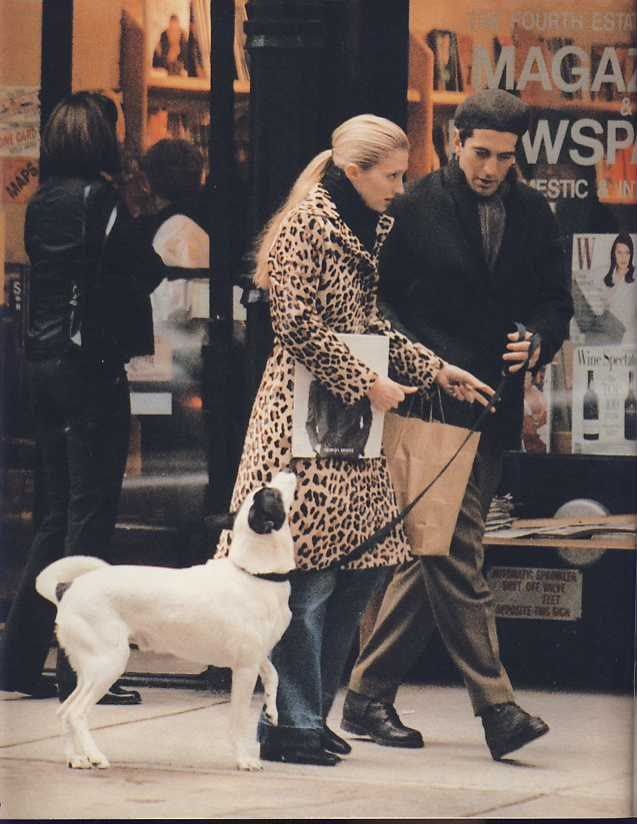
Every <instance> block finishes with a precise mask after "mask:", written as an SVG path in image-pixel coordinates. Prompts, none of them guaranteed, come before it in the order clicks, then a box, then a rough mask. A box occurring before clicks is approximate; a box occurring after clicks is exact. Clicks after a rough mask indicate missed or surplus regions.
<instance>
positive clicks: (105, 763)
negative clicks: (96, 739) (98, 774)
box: [89, 752, 111, 770]
mask: <svg viewBox="0 0 637 824" xmlns="http://www.w3.org/2000/svg"><path fill="white" fill-rule="evenodd" d="M89 760H90V762H91V767H97V769H98V770H107V769H108V768H109V767H110V766H111V764H110V761H109V760H108V758H107V757H106V756H105V755H102V753H101V752H100V753H94V754H92V755H91V756H90V759H89Z"/></svg>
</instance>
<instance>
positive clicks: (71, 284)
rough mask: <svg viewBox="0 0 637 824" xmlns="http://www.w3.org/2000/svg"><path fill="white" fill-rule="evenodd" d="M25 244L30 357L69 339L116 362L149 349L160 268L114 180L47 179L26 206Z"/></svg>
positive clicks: (60, 349)
mask: <svg viewBox="0 0 637 824" xmlns="http://www.w3.org/2000/svg"><path fill="white" fill-rule="evenodd" d="M114 207H117V218H116V220H115V223H114V225H113V227H112V230H111V232H110V234H109V235H108V238H107V239H106V238H105V230H106V226H107V224H108V221H109V218H110V217H111V214H112V212H113V208H114ZM25 246H26V250H27V254H28V255H29V259H30V261H31V276H30V282H29V291H28V313H29V314H28V321H27V343H26V351H27V357H28V358H29V359H31V360H41V359H45V358H51V357H56V356H59V355H60V354H63V353H64V352H67V351H69V349H71V348H72V347H73V346H74V345H81V348H82V350H83V352H84V353H85V354H86V355H87V356H88V357H91V358H99V359H101V360H108V361H115V362H125V361H127V360H129V359H130V358H131V357H133V356H135V355H146V354H152V353H153V321H152V312H151V306H150V298H149V294H150V292H152V290H153V289H154V288H155V287H156V286H157V285H158V284H159V282H160V281H161V279H162V278H163V277H164V274H165V272H164V267H163V264H162V261H161V258H160V257H159V256H158V255H157V254H156V253H155V252H154V251H153V249H152V238H151V237H149V236H148V232H147V230H145V229H144V224H143V223H141V222H137V221H134V220H133V219H132V218H131V217H130V215H129V213H128V211H127V210H126V207H125V206H124V204H123V203H122V201H120V200H119V199H118V196H117V193H116V191H115V189H114V188H113V187H112V185H111V184H109V183H107V182H106V181H104V180H96V181H87V180H81V179H78V178H72V179H70V178H69V179H67V178H65V179H61V178H51V179H49V180H48V181H46V182H45V183H44V184H43V185H42V186H41V187H40V188H39V190H38V191H37V192H36V194H35V195H34V196H33V198H32V199H31V201H30V202H29V206H28V208H27V215H26V223H25ZM78 333H79V334H78Z"/></svg>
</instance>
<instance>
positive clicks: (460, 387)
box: [436, 363, 495, 411]
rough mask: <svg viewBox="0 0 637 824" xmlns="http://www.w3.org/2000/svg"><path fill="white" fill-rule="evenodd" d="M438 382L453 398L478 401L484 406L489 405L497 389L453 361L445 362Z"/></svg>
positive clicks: (439, 373) (437, 379) (437, 377)
mask: <svg viewBox="0 0 637 824" xmlns="http://www.w3.org/2000/svg"><path fill="white" fill-rule="evenodd" d="M436 383H437V384H438V385H439V386H440V388H441V389H443V390H444V391H445V392H446V393H447V394H448V395H451V397H452V398H455V399H456V400H458V401H465V402H466V403H473V402H474V401H478V403H481V404H482V406H488V405H489V401H490V400H491V398H492V397H493V395H495V390H494V389H492V388H491V387H490V386H489V385H488V384H486V383H483V382H482V381H481V380H478V378H476V377H474V375H472V374H471V372H467V371H466V370H465V369H460V367H459V366H454V365H453V364H451V363H445V365H444V366H443V367H442V369H441V370H440V371H439V372H438V374H437V375H436ZM492 411H495V410H492Z"/></svg>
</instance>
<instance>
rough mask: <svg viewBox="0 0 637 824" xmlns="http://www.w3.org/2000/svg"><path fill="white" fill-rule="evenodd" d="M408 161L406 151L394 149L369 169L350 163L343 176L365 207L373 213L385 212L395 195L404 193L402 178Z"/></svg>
mask: <svg viewBox="0 0 637 824" xmlns="http://www.w3.org/2000/svg"><path fill="white" fill-rule="evenodd" d="M408 161H409V153H408V152H407V150H406V149H395V150H394V151H392V152H389V154H387V155H385V157H384V158H383V159H382V160H381V161H380V162H379V163H377V164H376V165H375V166H371V167H370V168H369V169H361V167H360V166H357V165H356V164H355V163H350V164H348V165H347V166H346V167H345V174H346V175H347V177H348V178H349V180H350V182H351V184H352V186H353V187H354V188H355V189H356V191H357V192H358V194H359V195H360V196H361V198H362V199H363V201H364V203H365V205H366V206H368V207H369V208H370V209H373V210H374V211H375V212H385V211H386V210H387V209H388V208H389V205H390V204H391V202H392V200H393V199H394V198H395V197H396V195H400V194H402V193H403V192H404V191H405V186H404V184H403V178H404V177H405V174H406V173H407V163H408Z"/></svg>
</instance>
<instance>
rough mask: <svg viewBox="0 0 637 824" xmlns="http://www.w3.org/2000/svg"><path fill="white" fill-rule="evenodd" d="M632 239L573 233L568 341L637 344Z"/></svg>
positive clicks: (634, 239)
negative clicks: (569, 335) (572, 305)
mask: <svg viewBox="0 0 637 824" xmlns="http://www.w3.org/2000/svg"><path fill="white" fill-rule="evenodd" d="M636 243H637V235H622V234H619V235H618V234H604V235H601V234H599V235H598V234H586V235H584V234H577V235H574V237H573V258H572V272H573V302H574V305H575V315H574V317H573V320H572V321H571V340H572V341H573V343H575V344H579V345H583V346H600V345H601V346H605V345H618V344H621V345H631V346H634V345H636V344H637V281H635V279H634V278H635V263H634V248H635V244H636Z"/></svg>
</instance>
